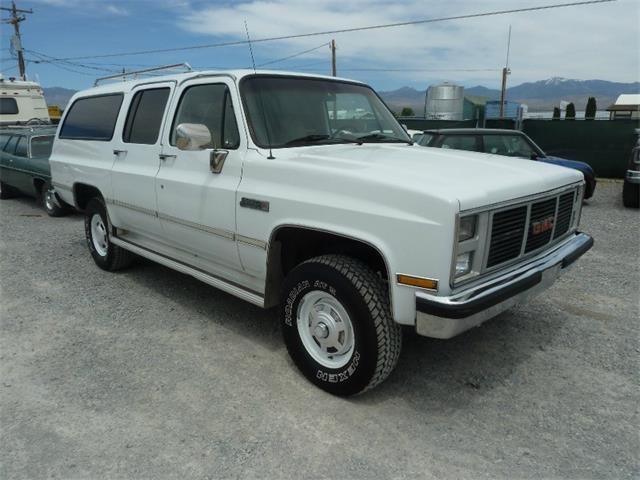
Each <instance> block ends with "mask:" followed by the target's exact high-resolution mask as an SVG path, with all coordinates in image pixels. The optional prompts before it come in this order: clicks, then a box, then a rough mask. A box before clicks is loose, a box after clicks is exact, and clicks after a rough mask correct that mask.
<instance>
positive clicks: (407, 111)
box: [400, 107, 415, 117]
mask: <svg viewBox="0 0 640 480" xmlns="http://www.w3.org/2000/svg"><path fill="white" fill-rule="evenodd" d="M400 116H401V117H413V116H415V113H414V112H413V108H411V107H404V108H403V109H402V111H401V112H400Z"/></svg>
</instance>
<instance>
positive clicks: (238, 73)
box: [74, 69, 362, 97]
mask: <svg viewBox="0 0 640 480" xmlns="http://www.w3.org/2000/svg"><path fill="white" fill-rule="evenodd" d="M254 74H259V75H260V74H262V75H264V74H268V75H281V76H296V77H307V78H324V79H328V80H344V81H348V82H355V83H362V82H360V81H358V80H351V79H348V78H340V77H330V76H328V75H317V74H310V73H300V72H285V71H281V70H257V71H254V70H251V69H245V70H203V71H196V70H194V71H193V72H187V73H175V74H170V75H162V76H157V77H155V76H154V77H149V76H141V77H139V78H137V79H135V80H127V81H124V82H123V81H119V80H118V79H117V78H115V79H112V80H104V83H103V84H101V85H98V86H97V87H93V88H89V89H87V90H83V91H82V92H78V93H81V95H78V94H76V95H74V97H75V96H83V97H84V96H87V95H98V94H101V93H109V92H128V91H130V90H132V89H134V88H135V87H136V86H138V85H140V84H142V83H145V84H148V83H151V82H153V83H156V82H167V81H177V82H178V83H182V82H184V81H186V80H189V79H191V78H197V77H203V76H221V75H224V76H228V77H231V78H233V79H234V80H235V81H239V80H240V79H241V78H243V77H246V76H249V75H254Z"/></svg>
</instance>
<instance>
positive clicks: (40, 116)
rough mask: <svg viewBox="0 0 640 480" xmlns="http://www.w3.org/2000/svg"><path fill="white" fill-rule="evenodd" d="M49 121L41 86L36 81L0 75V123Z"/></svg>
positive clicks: (16, 123)
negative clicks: (7, 77)
mask: <svg viewBox="0 0 640 480" xmlns="http://www.w3.org/2000/svg"><path fill="white" fill-rule="evenodd" d="M47 123H51V120H50V118H49V111H48V110H47V103H46V102H45V100H44V92H43V91H42V87H41V86H40V85H39V84H38V83H36V82H29V81H23V80H16V79H15V78H9V79H6V78H3V77H2V76H0V125H38V124H47Z"/></svg>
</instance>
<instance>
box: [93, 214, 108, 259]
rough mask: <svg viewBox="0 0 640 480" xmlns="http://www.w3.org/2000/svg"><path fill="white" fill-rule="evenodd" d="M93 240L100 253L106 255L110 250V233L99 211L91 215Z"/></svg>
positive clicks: (94, 246) (102, 255)
mask: <svg viewBox="0 0 640 480" xmlns="http://www.w3.org/2000/svg"><path fill="white" fill-rule="evenodd" d="M91 241H92V243H93V248H95V250H96V252H97V253H98V255H100V256H101V257H106V256H107V252H108V250H109V235H108V233H107V227H106V226H105V224H104V221H103V220H102V216H101V215H100V214H99V213H94V214H93V216H92V217H91Z"/></svg>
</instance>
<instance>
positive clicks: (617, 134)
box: [523, 120, 640, 178]
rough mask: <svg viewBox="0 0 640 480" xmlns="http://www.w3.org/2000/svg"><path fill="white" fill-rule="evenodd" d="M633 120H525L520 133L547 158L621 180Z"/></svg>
mask: <svg viewBox="0 0 640 480" xmlns="http://www.w3.org/2000/svg"><path fill="white" fill-rule="evenodd" d="M636 128H640V123H639V122H638V121H637V120H591V121H586V120H561V121H553V120H525V121H524V126H523V131H524V133H526V134H527V135H529V136H530V137H531V138H532V139H533V140H534V141H535V142H536V143H537V144H538V145H540V147H541V148H542V149H543V150H544V151H545V152H546V153H547V154H549V155H555V156H558V157H563V158H569V159H571V160H580V161H582V162H586V163H588V164H589V165H591V167H592V168H593V169H594V170H595V172H596V176H598V177H609V178H623V177H624V174H625V171H626V170H627V163H628V161H629V156H630V155H631V149H632V148H633V146H634V145H635V142H636V138H637V137H636V135H635V129H636Z"/></svg>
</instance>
